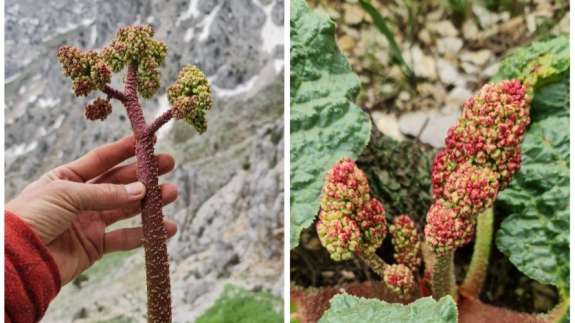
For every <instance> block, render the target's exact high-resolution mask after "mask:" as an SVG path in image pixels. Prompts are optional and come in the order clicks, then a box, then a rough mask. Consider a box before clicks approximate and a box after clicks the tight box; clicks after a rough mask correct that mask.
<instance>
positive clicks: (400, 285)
mask: <svg viewBox="0 0 575 323" xmlns="http://www.w3.org/2000/svg"><path fill="white" fill-rule="evenodd" d="M383 282H384V283H385V285H386V286H387V288H389V289H391V290H392V291H393V292H395V293H396V294H398V295H403V296H407V294H409V293H410V292H411V291H413V290H414V288H415V280H414V279H413V274H412V273H411V270H410V269H409V268H408V267H407V266H405V265H402V264H396V265H389V266H387V267H385V270H384V272H383Z"/></svg>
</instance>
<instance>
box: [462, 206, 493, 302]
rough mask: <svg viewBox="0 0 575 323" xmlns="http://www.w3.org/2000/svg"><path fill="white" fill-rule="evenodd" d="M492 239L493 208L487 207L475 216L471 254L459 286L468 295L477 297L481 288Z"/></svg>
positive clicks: (485, 273)
mask: <svg viewBox="0 0 575 323" xmlns="http://www.w3.org/2000/svg"><path fill="white" fill-rule="evenodd" d="M492 240H493V208H489V209H487V210H485V212H483V213H481V214H480V215H479V216H478V217H477V229H476V235H475V245H474V246H473V256H472V258H471V263H470V264H469V269H468V270H467V274H466V275H465V280H464V281H463V284H462V285H461V287H460V290H461V291H462V292H464V293H465V294H466V295H468V296H472V297H475V298H477V297H478V296H479V293H480V292H481V289H482V288H483V283H484V282H485V276H486V275H487V265H488V264H489V257H490V255H491V242H492Z"/></svg>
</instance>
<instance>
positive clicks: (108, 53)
mask: <svg viewBox="0 0 575 323" xmlns="http://www.w3.org/2000/svg"><path fill="white" fill-rule="evenodd" d="M153 37H154V30H153V28H152V26H150V25H134V26H127V27H123V28H120V30H119V31H118V33H117V34H116V37H115V38H114V40H113V41H112V43H111V44H110V46H108V47H105V48H103V49H102V52H101V54H102V57H103V58H104V60H105V62H106V64H108V66H109V67H110V68H111V69H112V71H114V72H115V73H117V72H119V71H121V70H122V69H123V68H124V67H125V66H126V65H127V64H135V65H136V66H137V70H138V91H139V92H140V94H141V95H142V96H143V97H144V98H151V97H152V96H153V95H154V94H156V92H157V91H158V89H159V88H160V69H159V68H160V66H161V65H162V64H163V63H164V60H165V58H166V55H167V53H168V49H167V47H166V45H165V44H164V43H162V42H160V41H158V40H156V39H154V38H153Z"/></svg>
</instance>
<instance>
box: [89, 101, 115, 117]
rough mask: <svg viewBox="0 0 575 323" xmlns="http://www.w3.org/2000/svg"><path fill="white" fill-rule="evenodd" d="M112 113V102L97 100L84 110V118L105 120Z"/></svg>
mask: <svg viewBox="0 0 575 323" xmlns="http://www.w3.org/2000/svg"><path fill="white" fill-rule="evenodd" d="M110 113H112V104H111V103H110V100H105V99H102V98H96V99H95V100H94V101H93V102H92V103H90V104H88V105H86V107H85V108H84V116H85V117H86V119H88V120H92V121H94V120H102V121H103V120H105V119H106V118H107V117H108V115H109V114H110Z"/></svg>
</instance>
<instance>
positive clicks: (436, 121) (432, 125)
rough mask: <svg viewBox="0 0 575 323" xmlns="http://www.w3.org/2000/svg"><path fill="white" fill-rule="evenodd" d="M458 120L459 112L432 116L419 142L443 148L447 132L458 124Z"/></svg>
mask: <svg viewBox="0 0 575 323" xmlns="http://www.w3.org/2000/svg"><path fill="white" fill-rule="evenodd" d="M458 118H459V112H456V113H453V114H450V115H442V114H434V115H432V116H431V117H430V118H429V121H428V122H427V125H426V126H425V129H423V132H422V133H421V135H420V136H419V140H421V141H422V142H424V143H426V144H430V145H432V146H433V147H437V148H440V147H443V146H444V143H445V137H446V136H447V131H448V130H449V128H451V127H452V126H453V125H454V124H455V123H456V122H457V119H458Z"/></svg>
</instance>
